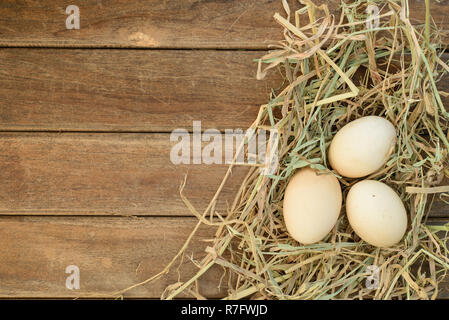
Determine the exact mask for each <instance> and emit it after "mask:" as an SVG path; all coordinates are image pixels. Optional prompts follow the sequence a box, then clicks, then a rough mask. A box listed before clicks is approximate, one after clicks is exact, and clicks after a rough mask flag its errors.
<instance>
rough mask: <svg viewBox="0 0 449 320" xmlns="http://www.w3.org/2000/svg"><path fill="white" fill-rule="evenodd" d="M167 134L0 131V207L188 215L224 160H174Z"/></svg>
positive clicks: (231, 186) (210, 189)
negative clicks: (181, 190)
mask: <svg viewBox="0 0 449 320" xmlns="http://www.w3.org/2000/svg"><path fill="white" fill-rule="evenodd" d="M176 143H177V142H170V135H169V134H98V133H96V134H95V133H89V134H73V133H62V134H57V133H50V134H49V133H0V181H1V182H2V183H1V186H0V214H28V215H35V214H44V215H45V214H54V215H90V214H95V215H97V214H98V215H105V214H106V215H111V214H119V215H190V213H189V211H188V210H187V209H186V206H185V205H184V203H183V201H182V200H181V198H180V196H179V187H180V185H181V184H182V182H183V180H184V177H185V175H187V184H186V187H185V189H184V192H185V195H186V196H187V197H188V198H189V200H190V201H191V202H192V204H193V205H194V206H195V207H196V208H197V210H200V211H201V210H204V209H205V208H206V206H207V205H208V202H209V201H210V199H212V197H213V195H214V193H215V191H216V189H217V188H218V186H219V185H220V183H221V180H222V178H223V176H224V174H225V172H226V170H227V166H226V165H197V164H192V162H193V152H192V153H191V162H190V164H179V165H174V164H173V163H172V162H171V160H170V150H171V147H172V146H174V145H175V144H176ZM246 170H247V167H245V168H243V167H239V168H236V169H235V170H234V172H233V175H232V177H231V179H230V181H229V183H228V184H227V185H226V186H225V188H224V190H223V194H222V196H221V197H220V200H221V201H220V202H219V203H218V206H217V210H220V211H221V212H222V213H226V208H227V203H229V204H231V203H232V200H233V194H234V193H235V191H236V190H238V188H239V185H240V183H241V182H242V181H243V177H244V174H245V173H246Z"/></svg>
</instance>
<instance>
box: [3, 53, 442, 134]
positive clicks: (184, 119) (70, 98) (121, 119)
mask: <svg viewBox="0 0 449 320" xmlns="http://www.w3.org/2000/svg"><path fill="white" fill-rule="evenodd" d="M262 55H263V53H262V52H238V51H204V50H199V51H198V50H197V51H192V50H150V51H147V50H80V49H78V50H72V49H67V50H56V49H30V50H26V49H2V50H0V131H14V130H19V131H20V130H29V131H118V132H124V131H126V132H171V131H172V130H174V129H175V128H186V129H190V130H191V128H192V122H193V121H194V120H195V121H201V122H202V127H203V128H204V129H209V128H217V129H219V130H224V129H228V128H243V129H245V128H247V127H248V126H249V125H250V124H251V123H252V122H253V121H254V119H255V118H256V116H257V112H258V110H259V106H260V105H261V104H265V103H267V101H268V99H269V93H270V90H271V88H275V89H277V88H281V87H282V79H281V76H280V74H279V72H278V71H277V70H273V71H272V72H271V73H269V75H268V76H267V79H266V80H262V81H260V80H256V63H255V62H254V61H253V60H254V59H256V58H259V57H261V56H262ZM443 60H449V54H446V55H444V56H443ZM438 85H439V88H440V89H441V90H443V91H446V92H449V76H447V75H446V77H445V78H444V79H442V80H441V81H440V82H439V83H438ZM443 102H444V104H445V105H446V106H447V107H448V108H449V97H443Z"/></svg>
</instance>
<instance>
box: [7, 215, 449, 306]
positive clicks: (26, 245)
mask: <svg viewBox="0 0 449 320" xmlns="http://www.w3.org/2000/svg"><path fill="white" fill-rule="evenodd" d="M195 223H196V218H187V217H183V218H180V217H178V218H162V217H159V218H157V217H145V218H125V217H115V218H111V217H109V218H106V217H101V218H99V217H0V240H1V242H2V244H3V246H2V250H0V298H17V297H20V298H23V297H28V298H30V297H31V298H36V297H54V298H70V297H71V298H74V297H91V298H92V297H104V296H105V295H110V294H111V293H114V292H117V291H120V290H122V289H125V288H128V287H130V286H132V285H134V284H136V283H139V282H141V281H144V280H146V279H148V278H149V277H151V276H153V275H155V274H157V273H159V272H160V271H161V270H163V268H164V267H165V266H166V264H167V263H168V262H169V261H170V259H171V258H172V257H173V256H174V255H175V254H176V253H177V252H178V250H179V249H180V248H181V246H182V245H183V243H184V241H185V239H186V238H187V236H188V235H189V234H190V232H191V230H192V229H193V227H194V225H195ZM213 233H214V229H213V228H211V227H202V228H200V230H199V232H198V234H197V236H195V237H194V240H193V242H192V243H191V245H190V246H189V248H188V249H187V251H186V257H185V258H184V261H183V263H182V266H181V268H180V269H179V271H180V274H181V278H180V281H187V280H189V279H190V277H191V276H192V275H194V274H195V271H196V270H197V269H196V267H195V266H194V265H193V264H192V263H191V262H190V260H189V258H188V256H191V255H192V254H193V258H194V259H200V258H201V257H202V256H204V248H205V247H206V246H207V242H205V241H204V240H207V239H210V238H211V237H212V236H213ZM69 265H76V266H78V267H79V269H80V289H79V290H69V289H67V288H66V286H65V284H66V278H67V277H68V276H69V275H68V274H66V273H65V270H66V267H67V266H69ZM178 265H179V263H177V264H175V266H174V268H172V271H171V272H170V273H169V274H168V275H166V276H164V277H163V278H162V279H160V280H158V281H154V282H152V283H149V284H146V285H144V286H140V287H137V288H135V289H132V290H130V291H128V292H126V293H125V294H124V297H125V298H159V297H160V296H161V294H162V292H163V291H164V289H165V288H166V286H168V285H170V284H173V283H175V282H178V273H177V270H176V269H177V267H178ZM222 276H223V269H222V268H221V267H213V268H212V269H211V270H210V271H208V272H207V273H206V274H205V275H204V277H203V278H201V280H200V281H199V287H200V293H201V294H203V295H204V296H207V297H210V298H211V297H221V296H223V295H224V294H225V286H226V281H225V282H223V283H222V285H223V286H222V287H221V290H219V289H218V285H219V284H220V279H221V277H222ZM448 282H449V281H445V282H444V283H443V284H441V287H440V289H441V290H440V292H439V297H440V298H448V297H449V291H448V288H449V283H448ZM180 297H182V296H180Z"/></svg>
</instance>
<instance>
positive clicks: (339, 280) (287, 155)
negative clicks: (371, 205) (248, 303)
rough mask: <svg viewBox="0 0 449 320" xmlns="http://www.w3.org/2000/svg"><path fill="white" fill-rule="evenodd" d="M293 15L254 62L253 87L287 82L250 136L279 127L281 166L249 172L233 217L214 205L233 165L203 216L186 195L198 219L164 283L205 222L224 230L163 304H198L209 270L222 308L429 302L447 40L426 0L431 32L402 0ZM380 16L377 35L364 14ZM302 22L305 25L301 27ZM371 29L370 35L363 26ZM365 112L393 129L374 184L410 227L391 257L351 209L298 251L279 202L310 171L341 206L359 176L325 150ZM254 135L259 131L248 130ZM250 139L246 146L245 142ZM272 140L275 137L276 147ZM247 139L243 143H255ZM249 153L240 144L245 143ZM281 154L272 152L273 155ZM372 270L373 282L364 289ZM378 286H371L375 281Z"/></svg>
mask: <svg viewBox="0 0 449 320" xmlns="http://www.w3.org/2000/svg"><path fill="white" fill-rule="evenodd" d="M300 2H301V3H302V4H303V5H304V6H303V8H302V9H301V10H299V11H296V12H292V11H291V10H290V8H289V7H288V5H287V2H286V1H283V4H284V8H285V12H284V13H282V14H279V13H276V14H275V15H274V19H275V20H276V21H277V22H278V23H279V24H280V26H281V27H282V28H283V29H284V39H283V40H282V41H280V42H279V43H277V44H274V45H272V46H271V49H272V50H270V51H269V53H268V54H266V55H265V56H263V57H262V58H261V59H259V60H258V72H257V76H258V78H260V79H261V78H263V77H264V76H265V73H266V72H267V70H268V69H271V68H275V69H278V70H279V71H280V72H281V73H282V75H283V77H284V80H285V81H284V84H283V87H282V88H281V89H280V90H273V93H272V96H271V97H270V100H269V102H268V103H267V104H265V105H263V106H261V108H260V112H259V114H258V117H257V119H256V120H255V121H254V123H253V124H252V126H251V128H252V129H254V132H256V133H257V131H258V130H261V129H264V130H268V129H275V130H277V132H278V136H277V138H278V140H276V142H277V143H273V141H271V140H270V141H269V142H268V144H269V145H270V146H274V147H272V149H271V150H270V152H268V157H270V156H271V157H273V158H272V159H268V161H267V162H266V163H270V162H271V160H273V159H274V156H275V155H276V157H277V158H278V160H279V163H278V166H277V169H276V172H274V173H273V174H266V172H264V171H263V170H261V168H260V165H255V166H253V167H251V169H250V171H249V173H248V175H247V176H246V178H245V180H244V181H243V183H242V185H241V187H240V189H239V191H238V194H237V196H236V198H235V200H234V202H233V204H232V206H231V207H230V208H229V210H228V212H226V214H224V213H223V212H221V213H220V212H216V211H215V210H214V209H213V208H214V204H215V202H216V200H217V197H218V195H219V194H220V192H221V190H222V188H223V185H224V184H225V183H226V179H227V178H228V176H229V175H230V174H231V172H232V168H233V167H234V166H235V165H237V164H236V163H233V164H231V165H230V166H229V170H228V172H227V174H226V176H225V177H224V179H223V182H222V184H221V186H220V188H219V189H218V190H217V193H216V195H215V197H214V198H213V199H211V202H210V204H209V206H208V207H207V209H206V210H205V211H204V212H203V213H199V212H197V211H196V209H195V208H194V207H193V206H192V205H191V204H190V202H189V201H188V199H187V198H186V197H184V196H183V194H182V192H181V197H182V198H183V200H184V202H185V204H186V205H187V206H188V208H189V210H190V211H191V212H192V213H193V214H194V215H196V216H197V217H198V219H199V221H198V224H197V226H196V227H195V229H194V230H193V232H192V234H191V235H190V236H189V238H188V239H187V240H186V243H185V245H184V246H183V248H182V249H181V250H180V252H179V253H178V254H177V255H176V256H175V257H174V258H173V261H172V262H171V263H170V265H168V266H167V268H166V269H165V270H163V271H162V272H161V273H160V274H158V275H155V276H154V277H152V278H150V279H148V280H147V281H145V282H143V283H148V282H150V281H152V280H154V279H156V278H158V277H160V276H162V275H164V274H165V273H167V272H168V270H169V269H170V267H172V266H173V265H175V264H176V261H177V258H179V257H181V256H183V254H184V252H185V250H186V248H187V247H188V244H189V242H190V240H191V239H192V237H193V235H194V234H195V232H196V231H197V230H198V228H199V226H200V225H201V224H207V225H211V226H214V227H216V228H217V232H216V235H215V238H214V239H213V242H212V244H210V245H209V246H208V247H207V248H206V253H207V255H206V257H205V258H204V259H202V261H198V262H197V265H198V272H197V274H196V275H195V276H194V277H192V278H191V279H190V280H189V281H186V282H183V283H176V284H174V285H172V286H169V287H168V288H167V289H166V291H165V292H164V294H163V296H162V298H168V299H172V298H174V297H176V296H178V294H179V293H181V292H183V293H189V294H192V295H193V296H196V297H197V298H202V296H201V294H200V292H199V291H198V290H197V289H196V288H195V286H196V280H198V279H199V278H200V277H201V276H202V275H203V274H204V273H205V272H206V271H207V270H208V269H209V268H210V267H212V266H213V265H216V264H218V265H221V266H222V267H223V268H224V270H225V274H226V275H227V277H224V278H223V279H228V280H223V281H227V282H228V283H223V285H225V284H226V286H227V288H228V291H227V292H228V296H227V297H226V299H242V298H245V299H248V298H251V299H260V298H262V299H264V298H265V299H359V298H360V299H362V298H363V299H367V298H368V299H434V298H436V297H437V295H438V292H439V283H440V282H441V281H442V279H443V278H444V277H445V275H446V273H447V271H448V270H449V258H448V249H447V246H446V240H447V233H448V231H449V224H446V225H435V224H434V225H429V223H428V221H427V214H428V212H429V209H430V207H431V203H432V201H433V200H434V199H435V198H436V197H439V198H440V200H442V201H445V202H446V203H449V202H448V201H449V186H441V185H442V184H444V182H445V177H446V178H447V177H449V169H448V168H449V166H448V150H449V142H448V139H449V132H448V127H449V113H448V112H447V111H446V109H445V107H444V106H443V102H442V97H444V96H447V93H445V92H442V91H439V90H438V89H437V83H438V81H439V80H440V79H441V77H442V75H443V73H445V72H448V71H449V67H448V66H447V64H446V63H445V62H444V61H442V59H441V56H442V53H443V51H444V48H443V46H442V44H441V43H442V42H441V31H440V30H438V29H437V28H436V26H435V25H434V23H433V21H432V19H431V17H430V13H429V3H428V1H426V6H427V10H426V21H425V24H423V25H420V26H416V25H412V24H411V22H410V19H409V15H408V3H407V2H406V1H405V0H402V1H395V0H389V1H366V0H358V1H354V2H350V3H349V2H347V3H346V2H342V3H341V8H340V9H341V14H340V16H337V17H336V16H333V15H331V14H330V13H329V10H328V8H327V7H326V6H325V5H322V6H316V5H314V4H313V3H312V2H310V1H308V0H303V1H300ZM370 4H376V5H377V6H378V7H379V9H380V24H379V25H378V26H376V25H375V24H374V23H370V22H373V21H374V20H372V19H371V18H370V16H369V15H368V14H367V10H366V9H367V7H368V5H370ZM302 15H304V16H305V17H306V18H307V20H308V21H309V23H308V24H307V25H300V23H299V21H304V19H302V18H301V17H300V16H302ZM367 22H368V26H367ZM367 115H380V116H382V117H385V118H387V119H388V120H389V121H391V122H392V123H393V124H394V125H395V127H396V130H397V133H398V141H397V145H396V149H395V151H394V152H393V154H392V155H391V156H390V158H389V160H388V162H387V163H386V165H385V166H384V168H383V169H381V170H380V171H378V172H376V173H374V174H372V175H370V176H369V177H365V178H369V179H376V180H380V181H383V182H385V183H387V184H388V185H389V186H391V187H393V188H394V189H395V190H396V191H397V193H398V194H399V195H400V197H401V199H402V200H403V202H404V204H405V206H406V208H407V211H408V222H409V226H408V229H407V232H406V235H405V236H404V238H403V240H402V241H401V242H400V243H399V244H397V245H395V246H393V247H390V248H377V247H373V246H371V245H369V244H367V243H366V242H364V241H362V240H361V239H360V238H359V237H358V236H357V235H356V234H355V233H354V232H353V230H352V229H351V227H350V225H349V224H348V220H347V218H346V214H345V210H344V206H343V209H342V212H341V214H340V217H339V220H338V222H337V225H336V226H335V228H334V229H333V230H332V232H331V233H330V234H329V235H328V236H327V237H326V238H325V239H324V240H323V241H321V242H320V243H317V244H313V245H305V246H304V245H301V244H299V243H298V242H296V241H295V240H293V239H292V238H291V237H289V235H288V234H287V231H286V228H285V224H284V222H283V218H282V201H283V195H284V191H285V188H286V185H287V183H288V181H289V178H290V177H291V176H292V175H293V174H294V172H295V171H296V170H298V169H299V168H302V167H306V166H310V167H312V168H315V169H317V170H320V171H323V172H331V173H332V174H334V175H336V176H337V178H338V179H339V181H340V184H341V186H342V188H343V196H344V197H345V196H346V194H347V192H348V190H349V188H350V187H351V186H352V185H353V184H354V183H356V182H357V181H360V179H347V178H344V177H341V176H339V175H337V174H336V173H335V172H334V171H332V169H331V168H330V166H329V163H328V161H327V158H326V149H327V147H328V145H329V143H330V142H331V140H332V137H333V136H334V135H335V133H336V132H337V131H338V129H339V128H341V127H342V126H344V125H345V124H346V123H348V122H349V121H352V120H354V119H357V118H360V117H362V116H367ZM248 132H252V131H248ZM246 138H247V139H249V138H251V137H249V136H247V137H246ZM273 138H274V137H273V136H272V137H271V138H270V139H273ZM247 139H246V140H245V141H246V142H247V141H248V140H247ZM241 147H243V146H241ZM274 149H275V150H274ZM372 266H375V267H376V268H377V269H376V272H378V273H377V275H378V281H377V283H376V286H375V287H374V288H373V287H370V286H368V287H367V283H366V281H367V279H372V278H373V270H374V269H373V267H372ZM370 277H371V278H370Z"/></svg>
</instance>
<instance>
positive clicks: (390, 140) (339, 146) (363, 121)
mask: <svg viewBox="0 0 449 320" xmlns="http://www.w3.org/2000/svg"><path fill="white" fill-rule="evenodd" d="M395 144H396V130H395V128H394V126H393V125H392V124H391V122H389V121H388V120H386V119H384V118H382V117H377V116H368V117H363V118H359V119H357V120H354V121H351V122H349V123H348V124H347V125H345V126H344V127H343V128H341V129H340V130H339V131H338V132H337V134H336V135H335V137H334V138H333V139H332V142H331V145H330V147H329V163H330V165H331V167H332V168H333V169H335V171H337V172H338V173H339V174H340V175H342V176H345V177H348V178H360V177H364V176H367V175H369V174H371V173H374V172H376V171H377V170H379V169H380V168H381V167H382V166H383V165H384V164H385V163H386V162H387V160H388V158H389V157H390V155H391V153H392V152H393V150H394V148H395Z"/></svg>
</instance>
